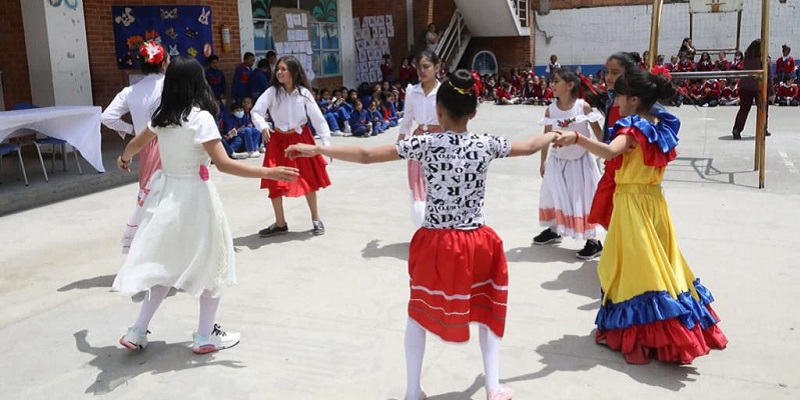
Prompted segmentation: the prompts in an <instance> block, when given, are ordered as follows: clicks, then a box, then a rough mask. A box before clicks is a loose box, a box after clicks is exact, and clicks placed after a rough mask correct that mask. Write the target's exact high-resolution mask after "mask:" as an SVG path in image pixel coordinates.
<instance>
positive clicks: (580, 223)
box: [539, 99, 603, 240]
mask: <svg viewBox="0 0 800 400" xmlns="http://www.w3.org/2000/svg"><path fill="white" fill-rule="evenodd" d="M583 107H584V101H583V100H581V99H578V100H576V101H575V105H574V106H573V107H572V108H571V109H569V110H567V111H563V110H560V109H559V108H558V105H557V103H553V104H551V105H550V106H549V107H548V110H549V113H550V117H549V118H543V119H542V120H541V121H539V124H541V125H551V126H552V127H553V129H559V130H565V131H577V132H578V133H579V134H581V135H583V136H585V137H586V138H588V140H594V139H592V136H593V135H592V131H591V127H590V126H589V124H590V123H592V122H597V121H600V120H602V119H603V115H602V114H600V113H599V112H598V111H597V110H592V112H591V113H589V114H585V113H584V110H583ZM599 181H600V170H599V168H598V166H597V160H596V159H595V157H594V155H592V154H591V153H589V152H587V151H586V149H584V148H583V147H581V146H576V145H572V146H565V147H551V148H550V150H549V152H548V157H547V161H546V165H545V173H544V179H543V180H542V189H541V191H540V192H539V223H540V225H541V226H544V227H548V228H550V229H551V230H553V231H554V232H556V233H558V234H559V235H562V236H569V237H572V238H573V239H576V240H586V239H595V238H597V235H598V230H599V229H601V228H600V227H598V226H597V225H596V224H589V223H588V218H589V211H590V210H591V208H592V199H593V198H594V192H595V191H596V190H597V183H598V182H599Z"/></svg>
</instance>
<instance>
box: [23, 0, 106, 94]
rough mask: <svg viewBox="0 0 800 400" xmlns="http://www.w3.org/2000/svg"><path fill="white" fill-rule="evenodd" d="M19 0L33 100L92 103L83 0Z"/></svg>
mask: <svg viewBox="0 0 800 400" xmlns="http://www.w3.org/2000/svg"><path fill="white" fill-rule="evenodd" d="M19 1H20V4H21V5H22V23H23V26H24V29H25V49H26V50H27V54H28V73H29V74H30V81H31V97H32V98H33V103H34V104H36V105H38V106H55V105H60V106H61V105H92V104H93V101H92V80H91V73H90V70H89V50H88V45H87V41H86V25H85V18H84V10H83V2H82V1H79V0H64V1H60V2H50V1H49V0H19ZM51 3H53V4H57V5H56V6H53V5H52V4H51Z"/></svg>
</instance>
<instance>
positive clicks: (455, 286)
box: [286, 70, 555, 400]
mask: <svg viewBox="0 0 800 400" xmlns="http://www.w3.org/2000/svg"><path fill="white" fill-rule="evenodd" d="M474 84H475V79H474V78H473V77H472V75H471V74H470V73H469V71H466V70H458V71H455V72H454V73H453V74H451V75H450V80H448V81H446V82H444V83H442V84H441V85H440V86H439V89H437V91H436V114H437V119H438V123H439V124H440V125H441V127H442V129H443V130H444V132H439V133H425V134H420V135H413V136H410V137H408V138H405V139H402V140H400V141H398V143H397V145H385V146H378V147H371V148H370V147H356V146H329V147H320V146H310V145H304V144H295V145H292V146H289V148H288V149H287V150H286V152H287V155H288V156H289V157H291V158H296V157H314V156H318V155H320V154H322V155H325V156H329V157H333V158H337V159H340V160H344V161H351V162H360V163H365V164H366V163H375V162H386V161H396V160H400V159H408V160H417V161H419V162H420V163H421V167H422V172H423V174H422V176H423V177H424V178H425V185H424V187H425V192H426V194H427V196H426V207H425V219H424V221H423V223H422V227H421V228H420V229H419V230H417V232H416V234H414V238H413V239H412V240H411V245H410V251H409V258H408V272H409V275H410V278H411V282H410V286H411V298H410V299H409V302H408V316H409V319H408V323H407V325H406V335H405V350H406V367H407V378H408V380H407V386H406V396H405V398H406V399H407V400H422V399H425V398H426V397H425V393H424V392H423V391H422V386H421V385H420V376H421V373H422V356H423V354H424V353H425V336H426V331H429V332H431V333H433V334H435V335H437V336H439V337H440V338H442V339H443V340H445V341H447V342H456V343H460V342H466V341H468V340H469V324H470V323H471V322H476V323H478V324H479V325H480V328H479V330H478V333H479V341H480V347H481V354H482V356H483V364H484V370H485V375H484V376H485V387H486V398H487V399H488V400H508V399H510V398H511V396H512V395H513V391H512V390H511V389H507V388H502V387H501V386H500V379H499V372H498V370H499V366H498V364H499V361H498V350H499V343H500V338H502V337H503V334H504V332H505V318H506V302H507V299H508V268H507V265H506V257H505V253H504V252H503V242H502V240H500V238H499V237H498V236H497V234H496V233H495V232H494V230H492V229H491V228H489V227H488V226H486V225H485V224H484V213H483V198H484V194H485V191H486V185H485V183H486V174H487V171H488V166H489V164H490V162H491V161H493V160H494V159H496V158H503V157H511V156H521V155H530V154H533V153H535V152H537V151H539V150H541V149H542V148H543V147H544V146H547V145H548V144H549V143H550V142H552V141H553V140H554V139H555V133H545V134H544V135H538V136H534V137H532V138H530V139H529V140H526V141H524V142H514V143H509V141H508V140H507V139H505V138H501V137H497V136H494V135H489V134H474V133H471V132H469V131H468V130H467V123H468V122H469V120H470V119H472V117H474V116H475V113H476V110H477V106H478V100H477V97H476V96H475V93H474V88H473V87H474V86H473V85H474ZM434 172H435V173H434Z"/></svg>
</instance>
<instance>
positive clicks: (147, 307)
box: [133, 285, 169, 334]
mask: <svg viewBox="0 0 800 400" xmlns="http://www.w3.org/2000/svg"><path fill="white" fill-rule="evenodd" d="M167 293H169V287H167V286H160V285H156V286H153V287H151V288H150V290H148V291H147V294H145V296H144V300H142V308H141V309H140V310H139V319H137V320H136V323H135V324H133V326H135V327H136V329H138V330H139V332H140V333H142V334H144V333H146V332H147V327H148V326H149V325H150V320H151V319H152V318H153V315H154V314H155V313H156V310H158V306H159V305H161V301H162V300H164V298H165V297H167Z"/></svg>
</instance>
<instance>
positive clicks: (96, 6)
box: [83, 0, 241, 107]
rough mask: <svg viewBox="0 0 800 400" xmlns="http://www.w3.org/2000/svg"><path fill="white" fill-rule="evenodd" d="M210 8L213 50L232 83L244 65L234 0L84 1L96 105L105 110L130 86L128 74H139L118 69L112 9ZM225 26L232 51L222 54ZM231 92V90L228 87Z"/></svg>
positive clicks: (237, 14) (237, 13)
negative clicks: (150, 7) (170, 6)
mask: <svg viewBox="0 0 800 400" xmlns="http://www.w3.org/2000/svg"><path fill="white" fill-rule="evenodd" d="M119 4H125V5H132V6H139V5H208V6H210V7H211V21H212V23H213V25H214V26H213V27H212V32H213V33H212V37H213V45H214V50H215V52H216V53H217V55H218V56H219V61H220V69H221V70H223V71H224V72H225V74H226V77H227V81H228V82H229V85H230V82H231V81H232V80H233V70H234V69H235V68H236V65H237V64H239V63H240V62H241V54H240V51H239V27H238V24H239V10H238V7H237V4H236V2H235V1H232V0H203V1H196V0H194V1H193V0H125V1H120V0H84V3H83V7H84V10H85V14H86V36H87V41H88V45H89V66H90V68H91V73H92V91H93V95H94V103H95V104H96V105H99V106H102V107H105V106H106V105H108V103H109V102H111V100H112V99H113V98H114V95H116V93H117V92H118V91H119V90H120V89H121V88H123V87H125V86H127V85H128V74H130V73H136V72H137V71H136V70H121V69H118V68H117V63H116V56H115V54H114V33H113V17H112V16H111V6H112V5H119ZM223 22H225V23H227V24H228V26H229V27H230V28H231V48H232V51H231V52H228V53H223V52H222V37H221V35H222V33H221V25H222V23H223ZM228 90H229V91H230V87H228Z"/></svg>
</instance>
